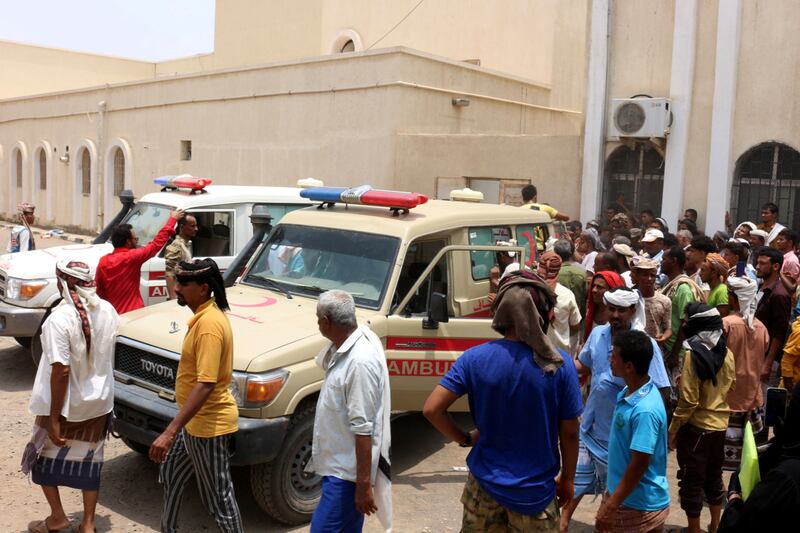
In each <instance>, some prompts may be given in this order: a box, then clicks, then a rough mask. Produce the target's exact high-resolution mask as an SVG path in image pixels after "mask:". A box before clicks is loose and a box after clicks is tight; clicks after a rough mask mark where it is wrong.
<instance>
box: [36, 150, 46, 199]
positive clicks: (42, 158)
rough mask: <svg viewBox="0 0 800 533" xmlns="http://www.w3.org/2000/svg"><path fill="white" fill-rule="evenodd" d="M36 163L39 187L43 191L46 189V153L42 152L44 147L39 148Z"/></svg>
mask: <svg viewBox="0 0 800 533" xmlns="http://www.w3.org/2000/svg"><path fill="white" fill-rule="evenodd" d="M37 164H38V165H39V168H38V173H39V189H40V190H42V191H44V190H46V189H47V154H46V153H45V152H44V148H40V149H39V158H38V160H37Z"/></svg>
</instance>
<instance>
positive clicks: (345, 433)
mask: <svg viewBox="0 0 800 533" xmlns="http://www.w3.org/2000/svg"><path fill="white" fill-rule="evenodd" d="M317 325H318V326H319V331H320V333H322V335H323V336H324V337H325V338H326V339H328V340H330V341H331V344H330V345H329V346H328V347H326V348H325V349H323V350H322V351H321V352H320V353H319V355H317V358H316V363H317V364H318V365H319V366H320V367H321V368H322V369H323V370H325V381H324V382H323V383H322V390H321V391H320V394H319V399H318V400H317V411H316V415H315V418H314V439H313V449H312V455H311V462H310V464H309V466H308V467H307V470H311V471H313V472H316V473H317V474H318V475H320V476H322V497H321V499H320V502H319V505H318V506H317V509H316V510H315V511H314V516H313V517H312V518H311V533H317V532H322V531H361V529H362V527H363V524H364V515H365V514H367V515H369V514H372V513H376V514H377V517H378V519H379V520H380V521H381V523H382V524H383V525H384V527H385V528H387V529H389V528H391V484H390V482H389V478H390V476H389V462H388V459H389V447H390V439H391V437H390V426H389V416H390V414H391V406H390V397H389V372H388V369H387V366H386V356H385V355H384V353H383V347H382V345H381V341H380V339H379V338H378V337H377V336H376V335H375V334H374V333H373V332H372V331H371V330H370V329H369V328H367V327H364V326H360V327H359V326H358V323H357V322H356V314H355V303H354V302H353V297H352V296H350V295H349V294H348V293H346V292H344V291H336V290H334V291H328V292H325V293H323V294H321V295H320V298H319V302H318V303H317ZM373 489H374V490H373Z"/></svg>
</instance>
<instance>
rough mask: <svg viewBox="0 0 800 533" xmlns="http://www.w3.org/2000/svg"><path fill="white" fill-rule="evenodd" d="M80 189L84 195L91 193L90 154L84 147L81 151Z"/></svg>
mask: <svg viewBox="0 0 800 533" xmlns="http://www.w3.org/2000/svg"><path fill="white" fill-rule="evenodd" d="M81 191H82V193H83V195H84V196H89V195H90V194H91V193H92V156H91V154H89V150H87V149H86V148H84V149H83V151H82V152H81Z"/></svg>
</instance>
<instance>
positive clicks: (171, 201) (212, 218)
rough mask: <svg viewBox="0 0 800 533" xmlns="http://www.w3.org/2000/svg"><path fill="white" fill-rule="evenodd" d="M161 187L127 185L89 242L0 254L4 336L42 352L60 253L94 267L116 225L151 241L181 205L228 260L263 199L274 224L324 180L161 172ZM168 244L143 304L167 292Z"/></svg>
mask: <svg viewBox="0 0 800 533" xmlns="http://www.w3.org/2000/svg"><path fill="white" fill-rule="evenodd" d="M154 181H155V184H156V185H158V186H160V187H161V190H160V191H159V192H153V193H149V194H146V195H145V196H144V197H142V198H141V200H139V201H138V202H134V201H133V196H132V194H130V192H129V191H123V194H122V195H121V196H120V198H121V200H122V201H123V208H122V210H121V211H120V213H119V214H118V215H117V216H116V217H115V220H114V221H112V223H111V224H109V226H108V227H107V228H106V229H105V230H104V231H103V232H102V233H101V234H100V235H99V236H98V238H96V239H95V240H94V242H93V243H91V244H72V245H67V246H57V247H53V248H45V249H40V250H31V251H29V252H20V253H15V254H4V255H1V256H0V336H4V337H14V338H15V339H16V340H17V342H18V343H19V344H21V345H22V346H24V347H26V348H28V349H29V350H30V352H31V355H32V357H33V360H34V363H36V364H38V362H39V358H40V357H41V353H42V346H41V340H40V338H39V333H40V332H41V325H42V323H43V322H44V319H45V318H47V315H48V314H49V313H50V311H51V310H52V309H53V308H54V307H55V305H56V304H57V303H58V302H59V301H60V300H61V294H60V292H59V290H58V284H57V283H56V277H55V266H56V263H57V262H58V261H59V260H61V259H62V258H69V259H74V260H77V261H83V262H85V263H87V264H88V265H89V266H90V267H91V268H92V270H93V271H94V269H95V267H96V266H97V263H98V262H99V261H100V258H101V257H102V256H104V255H106V254H108V253H110V252H111V251H112V250H113V247H112V245H111V242H110V240H109V239H110V236H111V230H112V229H113V227H114V226H115V225H117V224H120V223H123V224H130V225H131V226H132V227H133V230H134V231H135V233H136V235H137V236H138V237H139V244H140V245H141V246H144V245H146V244H147V243H149V242H150V241H151V240H152V239H153V238H154V237H155V235H156V233H158V230H159V229H161V227H162V226H163V225H164V223H165V222H166V221H167V219H168V218H169V214H170V211H172V210H173V209H177V208H180V209H183V210H184V211H186V212H187V213H189V214H191V215H193V216H194V217H195V218H196V219H197V224H198V231H197V236H196V237H194V239H193V240H192V241H193V242H192V246H193V250H194V255H195V256H196V257H212V258H213V259H214V260H215V261H217V263H218V264H219V265H220V268H222V269H225V268H227V267H228V266H229V265H230V264H231V262H232V261H233V260H234V258H235V257H236V255H237V253H238V252H239V251H240V250H242V249H243V248H244V247H245V245H246V244H247V243H248V241H249V240H250V239H251V237H252V235H253V225H252V223H251V221H250V217H251V215H252V214H253V206H254V205H259V206H261V209H262V210H263V211H264V212H265V213H266V215H268V216H269V217H271V223H272V224H275V223H277V221H279V220H280V219H281V218H282V217H283V215H285V214H286V213H288V212H289V211H292V210H295V209H299V208H301V207H307V206H308V205H309V204H311V203H312V202H311V201H310V200H308V199H305V198H302V197H301V196H300V191H301V188H300V187H301V186H302V185H307V184H313V185H320V184H321V183H322V182H321V181H319V180H314V179H313V178H312V179H311V180H310V181H309V180H308V179H307V180H306V181H304V180H301V181H300V182H299V185H298V187H297V188H293V187H246V186H237V185H213V184H211V180H210V179H206V178H200V177H194V176H190V175H180V176H164V177H161V178H156V179H155V180H154ZM163 256H164V250H163V249H162V250H161V251H160V252H159V253H158V254H157V255H156V256H155V257H153V258H152V259H150V260H149V261H147V262H146V263H145V264H144V265H143V266H142V275H141V284H140V291H141V295H142V299H143V300H144V304H145V305H146V306H147V305H152V304H155V303H158V302H164V301H166V299H167V290H166V281H165V279H164V257H163Z"/></svg>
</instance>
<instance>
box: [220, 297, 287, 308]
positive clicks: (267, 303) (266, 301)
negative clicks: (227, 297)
mask: <svg viewBox="0 0 800 533" xmlns="http://www.w3.org/2000/svg"><path fill="white" fill-rule="evenodd" d="M228 303H229V304H231V305H232V306H234V307H269V306H270V305H274V304H276V303H278V300H276V299H275V298H270V297H269V296H264V301H263V302H261V303H258V304H235V303H233V302H228Z"/></svg>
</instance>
